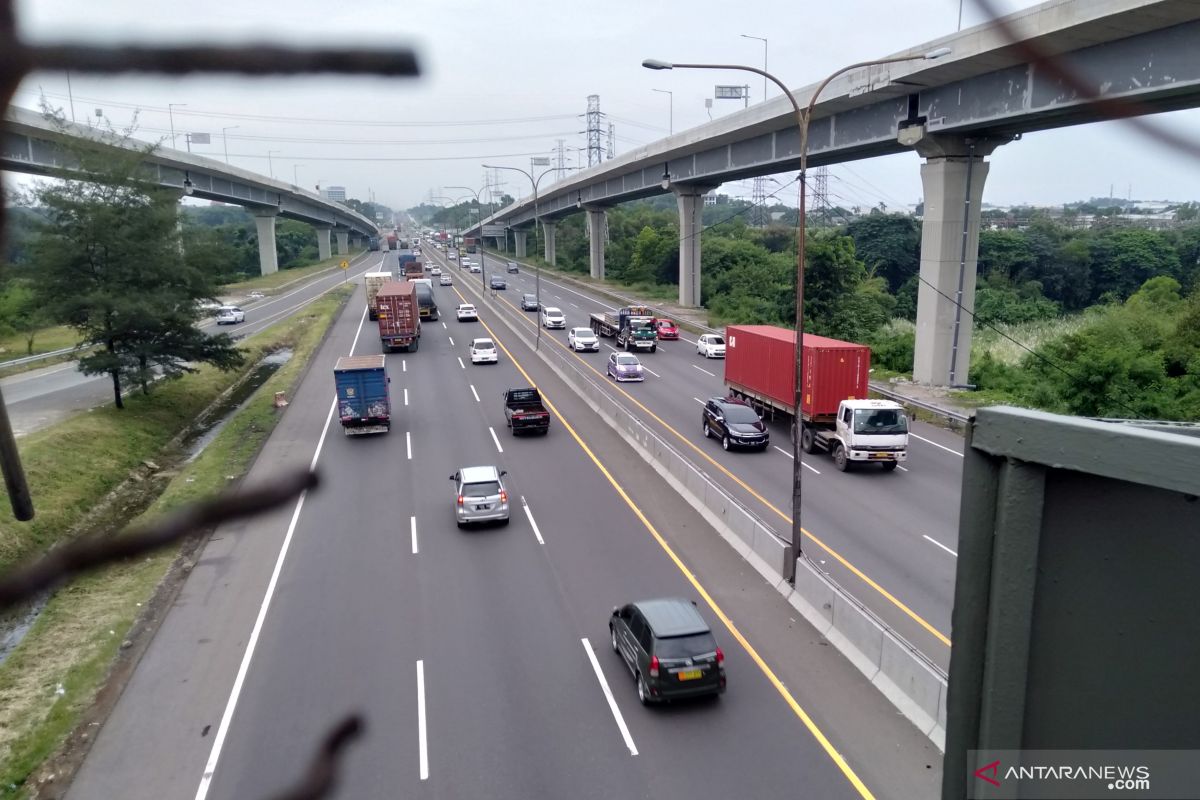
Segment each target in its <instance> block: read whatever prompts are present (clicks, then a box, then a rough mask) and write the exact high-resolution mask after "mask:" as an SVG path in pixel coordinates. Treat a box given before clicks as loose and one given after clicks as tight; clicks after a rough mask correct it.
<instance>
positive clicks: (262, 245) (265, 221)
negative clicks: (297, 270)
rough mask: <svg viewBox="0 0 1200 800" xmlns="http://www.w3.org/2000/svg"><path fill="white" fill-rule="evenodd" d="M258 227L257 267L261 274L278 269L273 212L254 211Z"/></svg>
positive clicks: (267, 273) (255, 222)
mask: <svg viewBox="0 0 1200 800" xmlns="http://www.w3.org/2000/svg"><path fill="white" fill-rule="evenodd" d="M254 225H255V227H256V228H257V229H258V268H259V270H260V271H261V273H262V274H263V275H270V274H271V273H273V272H278V271H279V255H278V253H276V251H275V213H274V212H271V211H268V212H263V211H256V212H254Z"/></svg>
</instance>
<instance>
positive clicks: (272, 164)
mask: <svg viewBox="0 0 1200 800" xmlns="http://www.w3.org/2000/svg"><path fill="white" fill-rule="evenodd" d="M282 152H283V151H282V150H268V151H267V172H268V173H269V174H270V176H271V177H272V178H274V177H275V162H274V161H272V160H271V153H282Z"/></svg>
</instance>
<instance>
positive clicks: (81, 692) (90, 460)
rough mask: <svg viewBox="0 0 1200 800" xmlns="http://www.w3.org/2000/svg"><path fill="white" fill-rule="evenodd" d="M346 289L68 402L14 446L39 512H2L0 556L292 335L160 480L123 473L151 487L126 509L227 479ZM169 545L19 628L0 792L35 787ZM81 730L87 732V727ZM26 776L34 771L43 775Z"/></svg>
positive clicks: (134, 462)
mask: <svg viewBox="0 0 1200 800" xmlns="http://www.w3.org/2000/svg"><path fill="white" fill-rule="evenodd" d="M353 288H354V287H344V288H341V287H339V289H337V290H335V291H333V292H331V293H330V294H329V295H328V296H327V297H325V298H323V299H321V300H318V301H316V302H315V303H313V304H311V305H310V306H308V307H307V308H305V309H304V311H303V312H301V313H299V314H297V315H296V316H295V317H294V318H293V319H292V320H290V321H289V322H288V323H287V324H286V325H279V326H275V327H273V328H271V329H269V330H267V331H264V332H262V333H259V334H257V335H255V336H253V337H250V338H249V339H247V340H246V342H245V343H244V345H243V346H244V348H245V349H246V350H247V351H248V353H247V355H248V358H247V366H246V368H245V372H243V373H240V374H222V373H220V372H218V371H216V370H207V369H206V370H202V371H201V372H200V373H198V374H196V375H191V376H187V377H185V378H182V379H181V380H179V381H175V382H173V383H171V384H168V385H166V386H163V387H161V388H159V389H158V390H157V391H155V393H154V394H152V395H150V396H149V397H130V398H129V403H128V408H127V410H126V411H125V412H124V413H121V412H117V411H115V410H104V411H98V412H94V413H92V414H85V415H80V416H77V417H74V418H72V419H70V420H68V421H66V422H64V423H62V424H61V425H58V426H55V427H54V428H51V429H48V430H46V431H41V432H38V433H35V434H31V435H30V436H29V437H28V438H27V439H25V440H23V442H22V458H23V460H24V461H25V464H26V468H27V470H28V471H29V475H30V481H31V487H32V490H33V494H34V498H35V500H36V501H37V503H38V506H39V517H38V518H37V520H36V522H35V524H32V525H26V526H24V527H19V526H18V524H17V523H15V522H11V521H8V520H4V521H3V524H2V525H0V528H2V530H0V544H3V549H2V550H0V568H7V567H9V566H11V565H12V564H13V563H14V561H16V560H19V559H21V558H25V557H28V556H31V555H33V554H36V553H38V552H41V551H42V550H44V549H45V548H46V547H47V546H49V545H50V544H52V543H53V542H54V541H56V540H57V539H60V538H62V537H63V536H64V535H66V532H68V531H73V532H79V528H80V523H81V521H82V520H84V519H85V517H86V516H87V513H88V512H89V511H90V510H91V509H92V508H93V507H94V506H96V505H97V504H98V503H100V501H101V500H102V499H103V498H104V497H105V496H106V495H107V494H108V493H109V492H110V491H112V490H113V489H114V488H115V487H116V484H117V483H119V482H121V481H122V480H123V479H124V478H125V477H126V476H127V475H129V474H130V471H131V470H133V469H135V468H136V467H137V466H138V465H140V464H141V463H142V461H144V460H146V459H149V458H151V457H153V458H157V459H159V460H160V461H163V462H168V461H179V460H181V455H182V454H181V453H180V452H178V451H177V450H176V451H172V452H164V448H170V447H171V442H172V440H173V439H174V438H175V437H176V435H177V434H178V433H179V432H180V431H182V430H183V429H185V428H186V427H187V426H189V425H190V424H191V423H192V422H193V421H194V420H195V418H196V416H197V415H198V414H199V413H200V412H201V411H202V410H203V409H204V408H206V407H207V406H208V405H210V404H211V403H212V402H213V401H214V400H215V399H216V398H217V397H218V396H219V395H221V394H222V392H224V391H225V390H226V389H228V388H230V387H231V386H233V385H234V384H235V383H236V382H237V381H238V379H239V378H240V377H241V375H242V374H246V373H248V371H249V370H250V369H252V368H253V366H254V365H255V364H256V363H257V362H258V361H259V360H260V359H261V357H262V356H263V355H264V354H265V353H268V352H271V351H274V350H277V349H280V348H282V347H290V348H292V349H293V351H294V355H293V357H292V359H291V360H290V361H288V363H286V364H285V365H283V366H282V367H281V368H280V369H279V371H278V372H276V373H275V374H274V375H272V376H271V377H270V378H269V379H268V380H267V381H266V383H265V384H264V385H263V386H262V387H261V388H260V389H259V390H258V391H257V392H256V393H255V394H254V395H253V396H252V398H251V400H250V401H249V402H248V403H247V404H246V405H245V406H244V407H243V408H242V409H241V410H240V411H239V412H237V413H236V414H235V415H234V416H233V417H232V418H231V419H230V420H229V422H228V423H227V424H226V426H225V427H224V428H223V429H222V430H221V432H220V433H219V434H218V435H217V436H216V438H215V439H214V440H213V441H212V442H211V443H210V444H209V445H208V447H206V448H205V450H204V452H203V453H201V454H200V456H199V457H198V458H197V459H195V460H194V461H192V462H191V463H188V464H185V465H184V466H183V467H182V469H181V470H180V471H179V472H178V473H177V474H174V475H173V476H171V478H172V479H171V480H170V483H169V484H167V483H166V481H165V480H161V481H158V482H157V483H155V482H154V481H146V480H142V481H134V483H135V484H143V483H145V484H148V485H149V486H150V487H151V488H149V489H148V491H149V492H150V494H152V495H153V496H151V497H146V498H144V499H145V502H143V503H141V504H140V506H138V509H140V508H145V511H144V512H143V513H142V514H141V516H139V517H137V519H138V520H144V519H148V518H152V517H154V516H157V515H161V514H163V513H166V512H168V511H170V510H172V509H174V508H176V507H178V506H179V505H181V504H184V503H188V502H191V501H193V500H196V499H198V498H200V497H204V496H209V495H212V494H214V493H215V492H218V491H220V490H221V489H223V488H224V487H225V486H227V485H228V483H229V479H228V476H231V475H233V476H238V477H240V476H241V475H242V474H243V473H244V472H245V471H246V470H247V468H248V467H249V465H250V464H251V462H252V461H253V459H254V456H255V454H256V453H257V452H258V450H259V448H260V447H261V446H262V443H263V442H264V441H265V440H266V438H267V436H268V435H269V434H270V432H271V430H272V429H273V428H274V426H275V421H276V419H277V416H278V412H276V411H275V409H274V407H273V404H272V403H271V401H270V398H271V397H272V395H273V394H274V392H276V391H286V392H288V393H289V394H290V393H291V390H292V389H293V387H294V386H295V384H296V383H297V382H298V379H299V377H300V375H301V373H302V371H303V369H304V367H305V365H306V364H307V363H308V361H309V359H310V358H311V357H312V355H313V353H314V352H315V351H316V349H317V347H318V346H319V345H320V343H321V341H322V340H323V339H324V336H325V332H326V330H327V329H328V327H329V325H330V323H331V322H332V321H333V319H334V318H335V317H336V314H337V312H338V311H339V310H340V308H341V307H342V305H343V303H344V301H345V299H346V297H348V295H349V292H350V291H351V290H352V289H353ZM160 475H162V473H160ZM163 486H165V490H163ZM160 491H161V493H159V492H160ZM147 503H149V506H148V507H146V505H147ZM111 505H112V506H114V508H113V514H112V515H111V516H105V517H104V518H103V519H92V520H89V522H90V523H91V524H89V525H88V526H87V527H91V528H97V529H102V530H115V529H117V528H118V527H121V526H123V525H125V524H127V523H128V522H129V521H130V519H129V517H130V516H133V515H131V514H126V515H125V518H114V517H119V515H120V511H122V510H125V509H126V508H127V506H125V505H123V504H122V503H114V504H111ZM118 506H119V508H117V507H118ZM138 509H135V510H134V512H133V514H136V513H137V510H138ZM102 516H103V515H102ZM181 547H186V545H184V546H177V547H172V548H167V549H166V550H164V551H161V552H159V553H156V554H154V555H153V556H150V557H148V558H145V559H142V560H138V561H131V562H126V563H122V564H118V565H115V566H113V567H111V568H109V569H106V570H104V571H102V572H99V573H96V574H93V575H89V576H85V577H83V578H81V579H79V580H76V581H74V582H73V583H71V584H70V585H68V586H66V587H64V588H63V589H60V590H59V591H58V592H57V593H56V594H55V595H54V596H53V597H52V598H51V599H50V600H49V602H48V603H47V604H46V607H45V610H44V611H43V612H42V614H41V616H40V617H39V618H38V620H37V622H36V623H34V625H33V627H32V628H31V630H30V631H29V633H28V635H27V636H26V637H25V639H24V641H23V642H22V643H21V644H20V645H19V646H18V647H17V648H16V649H15V650H14V651H13V652H12V654H11V655H10V656H9V657H8V659H7V660H6V661H5V662H4V663H3V664H0V797H30V796H34V795H32V794H31V792H36V791H37V787H38V786H39V785H41V780H39V779H37V778H35V779H34V780H32V781H31V780H30V777H31V776H33V775H35V773H37V772H38V771H39V767H40V766H41V765H42V764H43V763H45V762H46V760H47V759H48V758H50V757H51V756H53V755H54V754H55V753H56V752H57V751H59V749H60V748H61V747H62V746H63V743H64V742H65V741H66V739H67V737H68V734H70V732H71V731H72V730H73V729H75V727H76V725H77V724H78V722H79V721H80V719H81V718H82V717H83V715H84V713H85V712H86V711H87V710H88V709H89V707H90V706H91V705H92V703H93V700H94V698H95V697H96V696H97V692H98V691H99V690H100V689H101V687H102V686H103V685H104V682H105V680H106V678H107V677H108V676H109V674H110V672H111V671H112V669H113V667H114V663H115V662H116V660H117V656H118V655H119V654H120V653H121V651H122V646H123V644H125V643H126V641H127V637H128V636H129V635H130V631H131V629H132V628H133V626H134V625H135V623H136V622H138V619H139V617H140V616H141V614H142V612H143V610H144V609H146V608H147V606H148V603H149V602H150V601H151V598H152V597H154V595H155V593H156V589H157V587H159V585H160V583H161V582H162V580H163V577H164V576H165V575H166V574H167V572H168V570H169V568H170V567H171V565H172V563H173V562H174V561H175V559H176V556H177V555H178V554H179V552H180V550H181ZM79 733H80V737H81V738H82V739H83V740H86V739H87V738H88V736H89V733H90V732H89V731H87V730H84V731H81V732H79ZM77 738H78V737H77ZM38 777H39V778H40V779H42V780H44V779H45V777H46V776H45V775H41V776H38Z"/></svg>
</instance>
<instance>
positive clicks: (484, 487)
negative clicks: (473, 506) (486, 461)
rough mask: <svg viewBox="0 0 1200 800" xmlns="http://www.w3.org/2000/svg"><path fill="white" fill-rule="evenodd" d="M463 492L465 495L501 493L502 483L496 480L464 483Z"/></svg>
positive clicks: (481, 495)
mask: <svg viewBox="0 0 1200 800" xmlns="http://www.w3.org/2000/svg"><path fill="white" fill-rule="evenodd" d="M462 493H463V497H491V496H493V495H497V494H500V484H499V483H497V482H496V481H484V482H483V483H464V484H463V488H462Z"/></svg>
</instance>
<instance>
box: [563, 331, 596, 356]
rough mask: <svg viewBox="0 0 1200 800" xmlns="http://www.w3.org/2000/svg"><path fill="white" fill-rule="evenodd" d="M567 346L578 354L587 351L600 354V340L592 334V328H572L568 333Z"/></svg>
mask: <svg viewBox="0 0 1200 800" xmlns="http://www.w3.org/2000/svg"><path fill="white" fill-rule="evenodd" d="M567 344H568V345H570V347H571V349H572V350H574V351H575V352H576V353H583V352H587V351H589V350H590V351H593V352H596V353H599V352H600V340H599V339H598V338H596V334H594V333H592V329H591V328H571V330H570V331H568V332H567Z"/></svg>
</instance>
